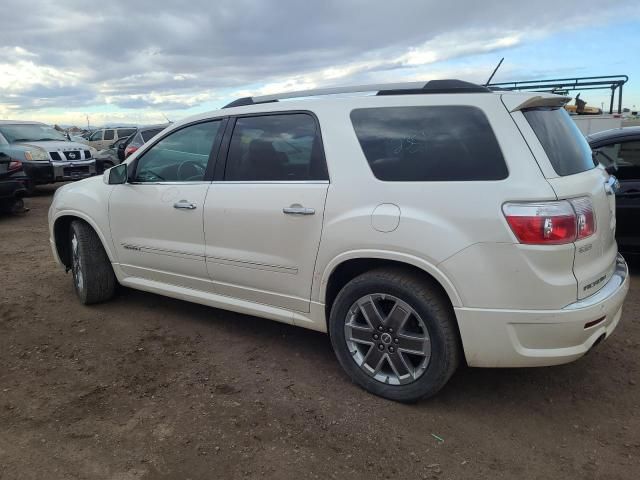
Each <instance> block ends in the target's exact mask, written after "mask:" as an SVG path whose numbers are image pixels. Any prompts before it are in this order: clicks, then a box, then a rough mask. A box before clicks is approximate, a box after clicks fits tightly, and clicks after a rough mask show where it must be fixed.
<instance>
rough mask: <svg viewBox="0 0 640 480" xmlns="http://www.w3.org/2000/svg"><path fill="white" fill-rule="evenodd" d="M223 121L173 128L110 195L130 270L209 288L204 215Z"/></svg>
mask: <svg viewBox="0 0 640 480" xmlns="http://www.w3.org/2000/svg"><path fill="white" fill-rule="evenodd" d="M223 122H224V121H223V120H211V121H205V122H199V123H194V124H190V125H186V126H183V127H180V128H178V129H176V130H173V131H171V132H169V133H168V134H167V135H165V136H164V137H163V138H161V139H160V140H159V141H157V142H155V143H154V144H153V145H152V146H151V147H150V148H148V149H147V150H146V151H145V152H143V153H142V154H141V155H140V156H139V157H138V158H137V159H136V160H135V161H134V163H133V164H131V165H130V179H129V181H128V182H127V183H125V184H123V185H117V186H116V187H115V188H114V190H113V191H112V193H111V196H110V198H109V219H110V225H111V234H112V239H113V243H114V247H115V249H116V252H117V255H118V261H119V262H120V265H121V268H122V270H123V271H124V273H125V274H127V275H130V276H134V277H140V278H144V279H147V280H152V281H158V282H163V283H169V284H172V285H179V286H185V287H188V288H197V289H206V288H207V286H208V285H210V283H211V282H210V280H209V278H208V273H207V269H206V265H205V260H204V251H205V246H204V232H203V226H202V214H203V207H204V203H205V198H206V195H207V189H208V188H209V184H210V174H209V173H208V170H207V168H208V165H209V161H210V159H211V158H212V152H214V151H216V146H217V144H218V143H219V142H220V139H221V137H222V130H223V128H222V125H223Z"/></svg>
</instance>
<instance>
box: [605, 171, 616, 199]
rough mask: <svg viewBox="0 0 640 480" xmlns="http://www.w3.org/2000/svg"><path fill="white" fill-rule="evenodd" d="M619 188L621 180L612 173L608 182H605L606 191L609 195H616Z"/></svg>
mask: <svg viewBox="0 0 640 480" xmlns="http://www.w3.org/2000/svg"><path fill="white" fill-rule="evenodd" d="M619 189H620V182H619V181H618V179H617V178H616V177H615V176H613V175H610V176H609V179H608V180H607V181H606V182H604V191H605V192H606V193H607V195H615V193H616V192H617V191H618V190H619Z"/></svg>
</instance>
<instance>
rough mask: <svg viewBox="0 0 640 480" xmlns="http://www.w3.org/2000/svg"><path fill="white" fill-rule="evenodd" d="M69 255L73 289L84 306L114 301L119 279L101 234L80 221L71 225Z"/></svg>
mask: <svg viewBox="0 0 640 480" xmlns="http://www.w3.org/2000/svg"><path fill="white" fill-rule="evenodd" d="M70 229H71V230H70V235H69V252H70V254H71V272H72V274H73V287H74V289H75V291H76V295H78V299H79V300H80V302H81V303H83V304H84V305H90V304H92V303H99V302H104V301H107V300H109V299H110V298H111V297H113V294H114V292H115V288H116V277H115V275H114V273H113V268H112V267H111V262H110V261H109V257H108V256H107V253H106V252H105V250H104V247H103V246H102V242H101V241H100V238H99V237H98V234H97V233H96V232H95V230H93V228H91V227H90V226H89V225H88V224H87V223H85V222H83V221H81V220H74V221H73V222H71V227H70Z"/></svg>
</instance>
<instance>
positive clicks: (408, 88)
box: [222, 80, 491, 108]
mask: <svg viewBox="0 0 640 480" xmlns="http://www.w3.org/2000/svg"><path fill="white" fill-rule="evenodd" d="M364 92H376V95H417V94H425V93H490V92H491V90H490V89H488V88H486V87H483V86H481V85H476V84H475V83H469V82H464V81H462V80H430V81H428V82H426V83H425V82H404V83H378V84H371V85H356V86H351V87H328V88H317V89H313V90H299V91H296V92H284V93H276V94H273V95H260V96H257V97H243V98H238V99H237V100H234V101H233V102H231V103H229V104H227V105H225V106H224V107H222V108H231V107H242V106H245V105H256V104H260V103H271V102H277V101H279V100H285V99H288V98H302V97H317V96H322V95H339V94H345V93H364Z"/></svg>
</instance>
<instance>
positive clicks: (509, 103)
mask: <svg viewBox="0 0 640 480" xmlns="http://www.w3.org/2000/svg"><path fill="white" fill-rule="evenodd" d="M569 101H571V97H561V96H560V95H544V96H542V95H537V96H535V97H529V98H527V99H526V100H525V101H524V102H523V101H522V97H521V96H519V95H518V96H515V95H514V96H511V95H502V102H503V103H504V105H505V107H507V109H508V110H509V111H510V112H517V111H519V110H525V109H527V108H539V107H564V106H565V105H566V104H567V103H569Z"/></svg>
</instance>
